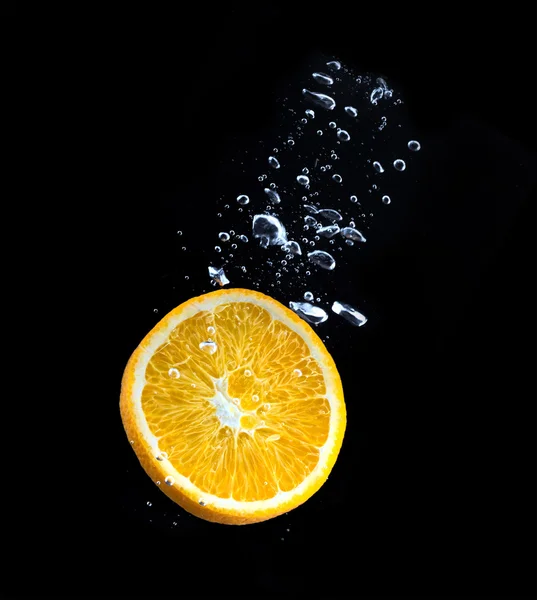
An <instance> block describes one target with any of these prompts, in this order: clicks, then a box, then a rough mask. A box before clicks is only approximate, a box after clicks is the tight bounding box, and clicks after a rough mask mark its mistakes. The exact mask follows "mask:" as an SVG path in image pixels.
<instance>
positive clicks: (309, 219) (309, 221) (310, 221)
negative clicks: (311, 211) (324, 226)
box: [304, 215, 317, 225]
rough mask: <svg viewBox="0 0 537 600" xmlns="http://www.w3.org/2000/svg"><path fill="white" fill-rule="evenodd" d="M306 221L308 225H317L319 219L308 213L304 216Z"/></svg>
mask: <svg viewBox="0 0 537 600" xmlns="http://www.w3.org/2000/svg"><path fill="white" fill-rule="evenodd" d="M304 222H305V223H306V225H315V224H316V223H317V220H316V219H315V218H314V217H312V216H311V215H306V216H305V217H304Z"/></svg>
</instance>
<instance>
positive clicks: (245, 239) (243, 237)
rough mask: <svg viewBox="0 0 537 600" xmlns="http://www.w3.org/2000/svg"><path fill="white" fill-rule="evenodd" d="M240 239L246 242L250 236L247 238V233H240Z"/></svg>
mask: <svg viewBox="0 0 537 600" xmlns="http://www.w3.org/2000/svg"><path fill="white" fill-rule="evenodd" d="M239 240H240V241H241V242H244V243H246V242H247V241H248V238H247V237H246V236H245V235H239Z"/></svg>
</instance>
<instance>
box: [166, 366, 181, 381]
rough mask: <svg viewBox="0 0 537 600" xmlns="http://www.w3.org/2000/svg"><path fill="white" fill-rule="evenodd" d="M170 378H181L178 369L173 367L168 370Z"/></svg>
mask: <svg viewBox="0 0 537 600" xmlns="http://www.w3.org/2000/svg"><path fill="white" fill-rule="evenodd" d="M168 377H171V378H172V379H179V377H181V373H179V370H178V369H176V368H175V367H172V368H171V369H169V370H168Z"/></svg>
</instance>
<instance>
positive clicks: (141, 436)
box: [120, 289, 345, 523]
mask: <svg viewBox="0 0 537 600" xmlns="http://www.w3.org/2000/svg"><path fill="white" fill-rule="evenodd" d="M120 406H121V414H122V419H123V423H124V426H125V429H126V431H127V434H128V436H129V438H131V440H132V441H133V448H134V450H135V452H136V453H137V456H138V458H139V459H140V462H141V464H142V466H143V467H144V468H145V470H146V471H147V473H148V474H149V475H150V476H151V477H152V479H153V480H155V481H159V482H161V489H162V490H163V491H164V492H165V493H166V494H167V495H168V496H170V497H171V498H172V499H173V500H174V501H176V502H177V503H178V504H180V505H181V506H183V507H184V508H186V509H187V510H189V511H190V512H192V513H194V514H196V515H198V516H201V517H202V518H205V519H208V520H212V521H218V522H223V523H248V522H256V521H261V520H265V519H268V518H271V517H274V516H276V515H278V514H281V513H282V512H285V511H288V510H290V509H291V508H294V507H296V506H298V505H299V504H301V503H302V502H304V501H305V500H306V499H307V498H309V497H310V496H311V495H312V494H313V493H314V492H315V491H316V490H317V489H318V488H319V487H320V486H321V485H322V483H323V482H324V481H325V479H326V477H327V476H328V473H329V472H330V469H331V468H332V466H333V464H334V462H335V460H336V457H337V454H338V452H339V448H340V446H341V442H342V439H343V433H344V429H345V404H344V400H343V392H342V389H341V382H340V379H339V375H338V373H337V370H336V368H335V365H334V363H333V360H332V358H331V357H330V355H329V353H328V351H327V350H326V348H325V347H324V345H323V343H322V341H321V340H320V339H319V338H318V337H317V335H316V334H315V332H314V331H313V330H312V329H311V327H310V326H309V325H308V324H307V323H305V322H304V321H302V320H301V319H300V318H299V317H298V316H297V315H295V313H293V312H292V311H290V310H289V309H287V308H286V307H284V306H283V305H281V304H280V303H278V302H277V301H275V300H273V299H272V298H269V297H268V296H264V295H263V294H259V293H258V292H253V291H250V290H240V289H239V290H221V291H217V292H212V293H210V294H206V295H204V296H200V297H198V298H193V299H192V300H189V301H188V302H186V303H184V304H182V305H181V306H179V307H178V308H176V309H175V310H173V311H172V312H171V313H169V314H168V315H167V316H166V317H164V319H163V320H162V321H160V323H158V324H157V326H156V327H155V328H154V329H153V330H152V331H151V332H150V333H149V334H148V335H147V336H146V338H145V339H144V340H143V341H142V343H141V344H140V346H139V347H138V349H137V350H136V351H135V352H134V354H133V356H132V357H131V359H130V361H129V363H128V365H127V367H126V369H125V374H124V377H123V383H122V392H121V402H120ZM162 482H167V485H162Z"/></svg>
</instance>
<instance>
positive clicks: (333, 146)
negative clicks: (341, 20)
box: [208, 60, 421, 326]
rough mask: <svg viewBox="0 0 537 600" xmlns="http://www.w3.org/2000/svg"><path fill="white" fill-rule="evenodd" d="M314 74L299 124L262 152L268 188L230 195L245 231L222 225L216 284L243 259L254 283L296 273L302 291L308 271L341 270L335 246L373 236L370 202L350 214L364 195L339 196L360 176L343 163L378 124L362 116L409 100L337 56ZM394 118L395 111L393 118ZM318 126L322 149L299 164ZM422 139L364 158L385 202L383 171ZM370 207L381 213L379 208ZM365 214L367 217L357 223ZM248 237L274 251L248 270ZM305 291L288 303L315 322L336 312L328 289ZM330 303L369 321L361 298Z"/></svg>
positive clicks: (213, 271) (399, 163) (298, 111)
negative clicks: (389, 154)
mask: <svg viewBox="0 0 537 600" xmlns="http://www.w3.org/2000/svg"><path fill="white" fill-rule="evenodd" d="M309 77H310V83H309V84H308V83H306V86H305V87H302V89H295V90H294V99H295V100H294V104H293V107H291V108H289V109H288V111H289V112H291V113H292V115H293V118H294V123H293V124H292V126H291V131H289V133H288V134H287V135H283V136H280V140H281V142H279V143H278V145H277V146H275V147H273V148H272V150H271V151H269V152H267V154H265V157H264V158H263V157H260V164H263V162H264V164H265V165H266V169H267V170H266V172H264V173H261V174H259V175H258V176H257V180H258V181H259V182H260V183H261V184H262V188H261V190H258V189H257V186H256V185H252V184H251V183H245V189H243V190H237V195H236V196H235V198H234V199H229V200H228V202H229V204H226V205H225V208H226V209H228V208H229V207H230V206H233V203H234V204H235V206H237V207H238V208H237V210H238V211H239V218H238V219H237V220H236V221H234V225H235V227H236V228H237V229H239V228H241V229H242V230H243V231H242V232H240V233H236V232H235V231H233V230H230V231H229V232H227V231H221V232H220V233H219V234H218V242H217V243H218V244H219V245H216V246H215V252H216V254H217V255H220V256H219V257H215V260H214V261H213V262H212V263H211V264H210V265H209V267H208V271H209V277H210V281H211V283H212V285H213V286H225V285H227V284H228V283H230V280H229V279H228V274H229V273H231V272H232V270H235V269H240V271H241V272H242V273H248V277H249V283H250V285H252V286H255V287H260V285H263V287H265V288H266V287H269V288H270V287H272V288H274V287H276V286H281V285H282V281H289V282H290V284H291V285H290V286H289V287H290V289H292V293H293V295H294V294H296V293H297V289H296V288H297V286H296V283H297V282H298V281H301V282H302V283H303V284H304V285H305V286H307V285H308V284H307V283H306V282H307V281H308V280H307V279H302V276H304V277H306V278H307V277H311V276H312V275H313V276H314V277H312V280H315V275H318V276H319V277H321V273H322V272H327V273H329V272H332V271H334V270H335V269H336V268H337V264H338V261H339V259H337V260H336V258H337V256H336V253H338V252H343V249H344V248H349V247H352V246H356V245H357V246H356V247H357V248H358V247H359V246H360V245H362V244H364V243H366V241H367V240H366V236H365V235H364V228H368V224H367V218H368V217H367V216H366V214H365V212H362V213H361V214H359V215H358V217H353V216H346V215H349V213H350V214H351V215H352V212H354V211H356V210H358V211H360V210H362V211H364V207H363V206H362V201H360V200H359V198H358V195H357V194H356V193H348V195H347V198H348V200H345V199H344V198H342V197H341V195H345V194H344V190H345V188H346V187H347V185H348V186H349V188H350V186H352V185H355V182H353V177H352V173H351V177H349V178H348V180H344V177H343V175H344V174H345V173H343V175H342V171H344V170H346V172H347V173H348V169H344V168H342V171H341V172H338V171H339V168H337V164H338V161H339V164H341V165H342V167H343V166H344V165H346V164H347V165H348V164H352V163H353V161H356V160H357V157H356V154H357V148H356V147H357V145H358V144H359V143H360V142H361V145H362V146H363V145H364V142H363V139H364V138H365V137H366V135H367V134H368V133H370V132H368V131H365V130H364V123H366V124H367V119H366V118H365V117H367V118H368V119H371V118H372V117H374V115H375V114H378V113H379V112H381V113H382V112H386V110H387V109H388V108H389V107H394V106H398V105H400V104H402V100H401V99H400V98H398V97H397V94H396V93H394V90H393V89H391V88H390V87H389V86H388V84H387V82H386V80H385V79H383V78H382V77H377V78H374V77H371V76H369V75H365V76H362V75H360V76H358V77H356V75H355V74H354V73H352V72H351V70H349V69H347V68H345V67H343V66H342V65H341V63H340V62H339V61H336V60H331V61H328V62H326V63H325V64H324V67H323V66H322V65H319V66H318V68H317V69H314V70H312V72H311V73H310V76H309ZM349 89H351V90H353V91H354V98H355V101H352V100H351V102H349V101H348V91H349ZM343 92H345V94H344V93H343ZM339 95H346V97H347V102H343V103H342V104H341V105H340V103H339V100H338V96H339ZM285 100H287V99H285ZM300 104H303V107H300ZM352 104H354V106H353V105H352ZM379 117H380V121H378V120H377V123H380V124H379V125H378V127H377V126H375V130H378V131H382V130H383V129H385V128H388V122H387V117H386V116H385V115H384V114H380V115H379ZM379 117H376V118H377V119H379ZM394 121H395V119H392V118H390V123H393V122H394ZM390 126H391V125H390ZM371 129H372V128H370V130H371ZM315 135H317V136H323V138H322V140H319V142H317V146H318V150H317V151H316V152H317V155H316V156H310V157H308V159H307V160H304V161H303V165H301V166H300V167H299V168H298V169H297V170H296V171H295V169H296V166H295V165H296V164H297V162H298V163H300V162H301V158H302V156H303V155H304V154H306V153H307V151H308V148H306V149H305V150H304V151H301V148H302V146H312V145H313V139H312V137H311V136H315ZM373 137H374V136H373ZM301 142H302V144H301ZM420 149H421V145H420V143H419V142H418V141H416V140H410V141H408V143H407V144H406V148H405V147H404V146H403V148H400V149H399V150H400V152H401V154H400V155H399V157H397V158H395V160H394V159H391V160H390V161H385V160H383V157H382V156H378V157H375V156H372V157H371V158H370V159H367V160H365V161H363V162H364V163H366V166H367V168H369V169H371V171H370V175H366V177H367V178H369V177H370V176H371V177H375V178H376V179H375V180H376V181H377V182H378V183H379V185H377V184H376V183H375V184H373V185H371V188H370V189H369V193H374V194H375V196H376V197H378V200H377V201H378V202H379V205H384V206H386V205H389V204H391V202H392V198H391V196H390V195H389V194H387V193H383V192H380V190H379V186H380V185H382V175H383V174H385V173H387V171H388V170H390V169H392V170H393V172H396V173H402V172H404V171H405V170H406V169H407V162H408V161H409V160H410V159H409V156H410V155H408V156H403V153H404V152H406V153H408V152H409V151H410V152H411V153H414V152H417V151H419V150H420ZM310 154H311V153H310ZM358 154H360V153H358ZM396 156H397V155H396ZM328 157H329V158H328ZM327 158H328V160H327ZM373 159H374V160H373ZM381 161H382V162H381ZM304 163H306V164H304ZM382 163H384V165H383V164H382ZM293 171H294V172H293ZM297 171H298V172H297ZM377 177H378V179H377ZM334 185H336V186H338V187H339V191H336V194H337V195H338V196H339V197H338V198H337V199H334V198H332V199H331V200H325V201H323V198H324V197H325V196H326V197H329V196H330V193H332V196H333V195H334V194H333V190H334V189H336V190H337V189H338V188H334V187H333V186H334ZM328 188H331V189H330V193H327V189H328ZM351 191H352V190H351V189H349V192H351ZM244 192H247V193H244ZM379 192H380V193H379ZM299 198H300V201H299V202H298V211H297V207H296V205H297V201H298V199H299ZM347 202H348V203H349V204H347ZM244 211H246V212H244ZM218 216H221V213H219V215H218ZM369 216H370V217H373V213H370V215H369ZM357 220H360V222H361V223H362V225H357V224H356V221H357ZM249 238H251V243H254V242H255V243H256V244H257V245H258V247H259V248H261V249H262V250H263V251H265V252H266V257H264V259H262V260H261V261H259V260H257V264H255V265H254V266H253V267H250V270H248V268H247V267H246V266H245V265H243V264H240V263H241V262H246V260H252V261H253V260H256V259H254V256H253V255H254V252H252V251H251V250H247V248H246V247H241V243H242V244H244V243H248V242H249ZM275 250H276V252H275ZM278 250H279V251H280V252H282V255H281V256H278ZM354 251H356V250H354ZM243 255H246V257H245V259H244V260H240V258H239V257H240V256H243ZM226 272H227V273H228V274H227V273H226ZM325 284H326V282H323V285H322V287H323V289H324V290H326V289H327V286H326V285H325ZM280 289H281V288H280ZM306 294H308V296H307V297H306V295H304V299H303V300H302V299H298V298H296V297H294V298H289V299H288V302H289V306H290V308H291V309H292V310H294V311H295V312H296V313H297V314H298V315H300V316H301V317H302V318H303V319H305V320H306V321H308V322H309V323H312V324H315V325H318V324H320V323H323V322H324V321H326V320H327V319H328V312H327V311H326V310H325V309H324V308H322V307H321V306H319V305H318V302H320V300H321V299H320V298H315V297H314V295H313V294H311V292H306ZM327 294H328V292H326V291H324V292H323V293H321V294H319V295H324V296H325V297H326V296H327ZM310 295H311V297H310ZM331 310H332V312H333V313H334V314H336V315H339V316H340V317H342V318H343V319H345V320H346V321H347V322H349V323H351V324H353V325H356V326H362V325H364V324H365V323H366V321H367V318H366V317H365V316H364V315H363V314H362V313H360V312H359V311H358V310H357V309H356V308H355V307H353V306H352V305H350V304H347V303H345V302H341V301H339V300H338V299H333V300H332V301H331Z"/></svg>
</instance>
